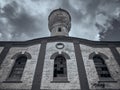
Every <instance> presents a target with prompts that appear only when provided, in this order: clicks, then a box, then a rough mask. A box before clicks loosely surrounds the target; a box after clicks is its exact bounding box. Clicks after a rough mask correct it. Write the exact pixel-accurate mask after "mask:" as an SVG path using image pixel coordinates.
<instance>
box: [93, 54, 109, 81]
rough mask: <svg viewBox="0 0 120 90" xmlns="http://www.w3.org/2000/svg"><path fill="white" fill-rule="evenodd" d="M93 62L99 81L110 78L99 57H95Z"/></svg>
mask: <svg viewBox="0 0 120 90" xmlns="http://www.w3.org/2000/svg"><path fill="white" fill-rule="evenodd" d="M93 61H94V64H95V68H96V70H97V73H98V76H99V78H100V79H102V78H111V75H110V72H109V70H108V68H107V66H106V64H105V62H104V60H103V58H102V57H101V56H99V55H95V56H94V57H93Z"/></svg>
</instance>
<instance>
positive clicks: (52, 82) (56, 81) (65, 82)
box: [51, 81, 69, 83]
mask: <svg viewBox="0 0 120 90" xmlns="http://www.w3.org/2000/svg"><path fill="white" fill-rule="evenodd" d="M51 83H69V81H51Z"/></svg>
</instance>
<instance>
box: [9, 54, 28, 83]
mask: <svg viewBox="0 0 120 90" xmlns="http://www.w3.org/2000/svg"><path fill="white" fill-rule="evenodd" d="M26 61H27V57H26V56H20V57H18V58H17V59H16V61H15V64H14V66H13V68H12V71H11V73H10V75H9V77H8V78H7V81H20V79H21V77H22V74H23V71H24V67H25V64H26Z"/></svg>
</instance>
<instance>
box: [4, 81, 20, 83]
mask: <svg viewBox="0 0 120 90" xmlns="http://www.w3.org/2000/svg"><path fill="white" fill-rule="evenodd" d="M3 83H22V81H3Z"/></svg>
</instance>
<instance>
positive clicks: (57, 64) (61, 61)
mask: <svg viewBox="0 0 120 90" xmlns="http://www.w3.org/2000/svg"><path fill="white" fill-rule="evenodd" d="M53 81H58V82H59V81H60V82H61V81H67V66H66V59H65V58H64V56H62V55H59V56H57V57H56V58H55V60H54V72H53Z"/></svg>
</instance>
